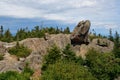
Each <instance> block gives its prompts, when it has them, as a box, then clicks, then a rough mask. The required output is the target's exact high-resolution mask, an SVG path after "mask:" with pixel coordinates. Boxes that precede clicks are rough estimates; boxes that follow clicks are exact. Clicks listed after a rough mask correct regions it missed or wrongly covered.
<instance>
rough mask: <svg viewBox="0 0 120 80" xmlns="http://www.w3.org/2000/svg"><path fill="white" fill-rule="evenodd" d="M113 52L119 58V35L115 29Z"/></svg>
mask: <svg viewBox="0 0 120 80" xmlns="http://www.w3.org/2000/svg"><path fill="white" fill-rule="evenodd" d="M113 53H114V54H115V56H116V57H119V58H120V37H119V34H118V32H117V31H116V33H115V39H114V49H113Z"/></svg>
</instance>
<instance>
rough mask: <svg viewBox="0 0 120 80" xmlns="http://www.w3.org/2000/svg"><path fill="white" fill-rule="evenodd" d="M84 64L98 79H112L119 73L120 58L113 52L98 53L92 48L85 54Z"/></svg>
mask: <svg viewBox="0 0 120 80" xmlns="http://www.w3.org/2000/svg"><path fill="white" fill-rule="evenodd" d="M86 65H87V66H88V67H89V71H91V73H92V74H93V75H94V76H95V77H96V78H97V79H99V80H113V79H114V78H115V77H117V76H118V75H119V74H120V59H117V58H115V56H114V54H113V53H98V52H96V51H95V50H93V49H92V50H90V51H89V52H88V54H87V55H86Z"/></svg>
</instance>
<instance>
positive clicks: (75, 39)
mask: <svg viewBox="0 0 120 80" xmlns="http://www.w3.org/2000/svg"><path fill="white" fill-rule="evenodd" d="M90 25H91V23H90V21H89V20H86V21H81V22H79V23H78V25H77V26H76V27H75V29H74V31H73V33H72V34H71V37H70V39H71V43H72V44H82V43H86V44H87V43H88V32H89V29H90Z"/></svg>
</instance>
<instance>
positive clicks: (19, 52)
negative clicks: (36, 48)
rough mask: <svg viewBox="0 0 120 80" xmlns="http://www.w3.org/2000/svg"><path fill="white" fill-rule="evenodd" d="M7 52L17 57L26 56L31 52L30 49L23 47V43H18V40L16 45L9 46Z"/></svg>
mask: <svg viewBox="0 0 120 80" xmlns="http://www.w3.org/2000/svg"><path fill="white" fill-rule="evenodd" d="M8 52H9V53H10V54H12V55H16V56H18V57H27V56H28V55H29V54H30V53H31V50H30V49H28V48H27V47H24V46H23V45H20V44H19V42H17V43H16V46H15V47H13V48H10V49H9V51H8Z"/></svg>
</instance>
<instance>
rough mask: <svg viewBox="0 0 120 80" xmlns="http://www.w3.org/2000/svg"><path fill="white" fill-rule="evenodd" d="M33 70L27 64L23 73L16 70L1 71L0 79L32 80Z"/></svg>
mask: <svg viewBox="0 0 120 80" xmlns="http://www.w3.org/2000/svg"><path fill="white" fill-rule="evenodd" d="M32 74H33V70H31V69H30V68H29V67H28V66H26V67H25V68H24V70H23V72H22V73H18V72H16V71H7V72H3V73H0V80H30V76H32Z"/></svg>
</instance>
